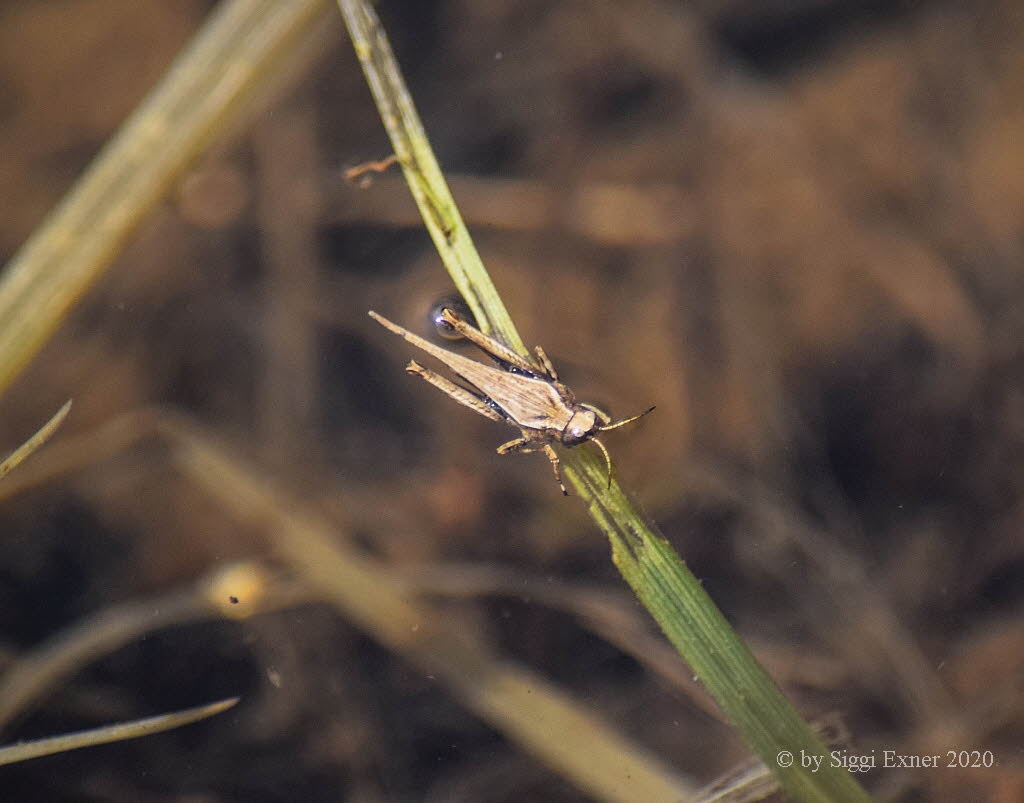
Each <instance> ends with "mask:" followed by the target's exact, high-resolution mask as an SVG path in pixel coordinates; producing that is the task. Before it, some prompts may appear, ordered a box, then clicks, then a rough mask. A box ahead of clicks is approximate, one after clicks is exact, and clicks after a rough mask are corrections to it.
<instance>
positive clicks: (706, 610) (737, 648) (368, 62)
mask: <svg viewBox="0 0 1024 803" xmlns="http://www.w3.org/2000/svg"><path fill="white" fill-rule="evenodd" d="M338 5H339V7H340V8H341V12H342V16H343V17H344V19H345V23H346V25H347V26H348V30H349V35H350V36H351V38H352V41H353V44H354V45H355V50H356V55H357V56H358V58H359V61H360V63H361V64H362V67H363V71H364V72H365V74H366V78H367V82H368V83H369V85H370V90H371V92H372V93H373V97H374V100H375V101H376V103H377V108H378V110H379V111H380V115H381V119H382V120H383V122H384V127H385V128H386V129H387V132H388V136H389V137H390V138H391V142H392V145H393V146H394V148H395V153H396V155H397V156H398V158H399V161H400V163H401V164H402V168H403V171H404V173H405V177H406V180H407V181H408V183H409V186H410V189H411V191H412V195H413V197H414V198H415V200H416V203H417V205H418V206H419V209H420V212H421V214H422V215H423V219H424V221H425V223H426V226H427V228H428V230H429V231H430V234H431V237H432V238H433V240H434V243H435V245H436V246H437V248H438V251H439V253H440V255H441V258H442V260H443V261H444V264H445V267H446V268H447V269H448V272H449V273H450V274H451V277H452V280H453V281H454V282H455V286H456V287H457V288H458V290H459V292H461V293H462V294H463V296H464V297H465V299H466V302H467V303H468V304H469V306H470V308H471V309H472V311H473V313H474V315H475V316H476V318H477V322H478V324H479V325H480V328H481V329H482V330H483V331H485V332H489V333H492V332H493V333H497V334H498V335H499V336H500V337H501V338H502V339H504V340H505V342H506V343H507V344H508V345H509V346H510V347H511V348H513V349H515V350H516V351H517V352H519V353H520V354H522V355H523V356H524V357H526V358H527V359H532V358H531V355H530V354H529V352H528V351H527V350H526V348H525V346H524V345H523V342H522V339H521V338H520V337H519V334H518V333H517V332H516V329H515V326H514V325H513V324H512V321H511V319H510V318H509V315H508V312H507V311H506V310H505V307H504V304H503V303H502V302H501V299H500V298H499V297H498V294H497V291H496V289H495V288H494V284H493V283H492V281H491V279H490V277H489V276H488V275H487V271H486V269H485V268H484V266H483V263H482V262H481V260H480V257H479V255H478V254H477V252H476V248H475V246H474V245H473V241H472V239H471V238H470V236H469V232H468V230H467V229H466V227H465V224H464V223H463V221H462V217H461V215H460V214H459V212H458V209H457V208H456V206H455V202H454V200H453V198H452V196H451V193H450V191H449V189H448V186H447V183H446V182H445V180H444V177H443V175H442V173H441V170H440V168H439V166H438V164H437V160H436V158H435V157H434V154H433V151H432V149H431V147H430V143H429V142H428V140H427V137H426V134H425V132H424V130H423V125H422V123H421V122H420V120H419V116H418V115H417V113H416V108H415V105H414V103H413V100H412V97H411V96H410V95H409V92H408V90H407V89H406V87H405V83H404V81H403V79H402V76H401V72H400V70H399V68H398V65H397V63H396V62H395V59H394V56H393V54H392V52H391V48H390V46H389V44H388V41H387V36H386V34H385V33H384V30H383V28H382V27H381V25H380V22H379V20H378V19H377V17H376V14H375V13H374V11H373V10H372V9H371V8H370V6H369V5H368V4H366V3H365V2H362V1H361V0H339V2H338ZM562 456H563V466H564V469H565V474H566V476H567V477H568V479H569V481H570V482H571V483H572V485H573V487H574V488H575V489H576V491H577V493H578V494H579V496H580V498H581V499H582V500H583V501H584V503H585V504H586V505H587V508H588V511H589V513H590V515H591V517H592V518H593V519H594V521H595V522H596V523H597V525H598V526H599V527H600V528H601V530H602V531H603V532H604V533H605V535H606V536H607V537H608V539H609V541H610V543H611V547H612V558H613V560H614V562H615V565H616V566H617V567H618V569H619V571H620V572H621V573H622V576H623V577H624V578H625V580H626V582H627V583H629V585H630V587H631V588H632V589H633V591H634V593H636V595H637V597H638V598H639V599H640V601H641V602H642V603H643V604H644V605H645V606H646V607H647V609H648V610H649V611H650V613H651V615H652V616H653V617H654V618H655V620H656V621H657V622H658V624H659V625H660V626H661V628H662V630H663V631H664V632H665V635H666V636H668V638H669V640H670V641H671V642H672V644H673V646H675V648H676V650H678V652H679V654H680V655H681V656H682V657H683V658H684V659H685V660H686V661H687V662H688V663H689V665H690V667H691V668H692V669H693V670H694V672H695V673H696V674H697V676H698V677H699V678H700V680H701V681H702V682H703V683H704V685H705V686H706V687H707V689H708V691H709V692H710V693H711V694H712V695H713V696H714V697H715V699H716V700H717V701H718V704H719V705H720V706H721V707H722V709H723V710H724V711H725V712H726V713H727V715H728V716H729V718H730V719H731V720H732V722H733V723H734V724H735V725H736V727H737V728H738V729H739V731H740V733H741V734H742V735H743V737H744V739H745V740H746V741H747V743H748V744H749V745H750V746H751V748H753V750H754V751H755V752H756V753H757V755H758V756H760V758H761V760H762V761H763V762H764V763H765V764H766V765H767V766H768V767H769V768H770V769H771V770H772V771H773V772H774V773H775V775H776V777H777V778H778V780H779V783H780V784H781V786H782V788H783V789H784V790H785V791H786V792H787V794H789V795H790V796H791V797H792V798H793V799H794V800H799V801H851V802H852V801H865V800H868V799H869V798H868V796H867V794H866V793H865V792H864V790H863V789H862V788H861V787H860V786H859V784H858V783H857V782H856V781H855V780H854V778H853V776H851V775H850V774H849V773H848V772H847V771H846V770H844V769H842V768H838V767H832V766H831V765H830V764H829V762H828V760H827V755H828V748H827V747H826V746H825V745H824V743H823V742H822V741H821V740H820V739H819V738H818V737H817V736H816V735H815V734H814V732H813V731H812V730H811V728H810V727H809V726H808V725H807V724H806V723H805V722H804V721H803V720H802V719H801V718H800V716H799V715H798V714H797V712H796V710H795V709H794V708H793V707H792V705H791V704H790V703H789V702H788V700H786V698H785V696H783V694H782V692H781V691H779V689H778V687H777V686H776V685H775V683H774V682H773V681H772V679H771V678H770V677H769V676H768V674H767V672H765V670H764V669H763V668H762V667H761V665H760V664H759V663H758V662H757V660H756V659H755V658H754V656H753V655H752V654H751V653H750V651H749V650H748V649H747V647H746V645H745V644H744V643H743V642H742V641H741V640H740V638H739V636H738V635H736V633H735V632H734V631H733V630H732V628H731V627H730V626H729V623H728V622H727V621H726V619H725V617H724V616H723V615H722V613H721V612H720V611H719V610H718V608H717V607H716V606H715V604H714V602H712V600H711V598H710V597H709V596H708V595H707V593H706V592H705V591H704V589H703V588H702V587H701V585H700V582H699V581H698V580H697V579H696V578H695V577H694V576H693V574H692V573H691V572H690V571H689V569H687V567H686V565H685V564H684V563H683V561H682V560H681V559H680V558H679V556H678V555H677V554H676V553H675V551H674V550H673V549H672V547H671V546H670V545H669V544H668V542H667V541H666V540H665V539H664V538H662V537H661V536H660V535H659V534H658V533H657V532H656V530H655V527H654V525H653V524H650V523H648V522H647V521H646V520H645V519H644V517H643V516H641V515H640V514H639V513H638V512H637V510H636V508H635V506H634V505H633V504H632V503H631V502H630V500H629V499H628V498H627V497H626V495H625V493H624V492H623V491H622V489H621V488H620V487H619V486H618V484H617V483H615V482H612V483H611V485H610V486H608V485H607V482H606V475H605V471H604V467H603V465H602V464H601V463H600V462H599V461H598V460H597V459H596V458H595V456H594V455H592V454H590V453H589V452H587V451H586V447H582V448H579V449H576V450H573V452H571V453H568V452H566V451H565V450H562ZM786 752H788V754H791V755H792V756H793V763H792V765H791V766H788V767H787V766H784V764H785V761H781V762H780V760H779V757H780V754H783V753H786ZM803 756H824V757H826V758H825V760H824V761H822V765H821V766H820V768H818V769H817V771H816V772H812V771H811V770H810V769H808V768H805V767H803V766H802V765H801V761H800V759H801V757H803Z"/></svg>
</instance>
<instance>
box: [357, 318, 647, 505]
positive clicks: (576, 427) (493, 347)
mask: <svg viewBox="0 0 1024 803" xmlns="http://www.w3.org/2000/svg"><path fill="white" fill-rule="evenodd" d="M370 317H371V318H373V319H374V320H375V321H377V323H379V324H380V325H381V326H383V327H385V328H386V329H390V330H391V331H392V332H394V333H395V334H396V335H399V336H400V337H403V338H405V339H406V340H408V341H409V342H410V343H412V344H413V345H414V346H417V347H419V348H421V349H423V350H424V351H425V352H427V353H428V354H430V355H431V356H433V357H436V358H437V359H438V360H440V361H441V362H443V363H444V364H445V365H447V366H448V367H449V368H451V370H452V371H454V372H455V374H456V376H458V377H459V378H460V379H462V380H464V381H465V382H466V383H468V384H469V385H470V387H469V388H466V387H463V386H462V385H457V384H456V383H454V382H452V381H451V380H449V379H446V378H445V377H443V376H441V375H440V374H437V373H435V372H434V371H431V370H430V369H429V368H424V367H423V366H422V365H420V364H419V363H418V362H416V361H415V360H410V361H409V364H408V365H407V366H406V368H405V370H406V371H408V372H409V373H410V374H415V375H416V376H419V377H422V378H423V379H425V380H426V381H427V382H429V383H430V384H431V385H433V386H434V387H435V388H437V389H438V390H441V391H443V392H444V393H447V394H448V395H449V396H451V397H452V398H453V399H455V401H457V402H459V403H460V404H464V405H465V406H466V407H469V408H470V409H472V410H475V411H476V412H478V413H479V414H480V415H482V416H484V417H485V418H490V419H491V420H492V421H507V422H508V423H509V424H511V425H512V426H514V427H518V428H519V430H520V433H521V437H519V438H515V439H513V440H510V441H509V442H508V443H503V444H502V445H501V446H499V447H498V454H509V453H511V452H523V453H529V452H539V451H543V452H544V454H545V455H547V458H548V460H550V461H551V468H552V470H553V471H554V472H555V480H556V481H557V482H558V486H559V487H560V488H561V489H562V493H563V494H565V495H566V496H568V495H569V492H568V491H566V490H565V484H564V483H563V482H562V473H561V471H560V470H559V467H558V454H557V453H556V452H555V450H554V448H553V447H552V444H555V443H559V444H561V445H562V446H578V445H579V444H581V443H584V442H585V441H590V442H592V443H593V444H595V445H596V446H597V447H598V448H599V449H600V450H601V453H602V454H603V455H604V459H605V464H606V465H607V467H608V484H609V485H610V484H611V480H612V461H611V457H610V456H609V455H608V450H607V449H606V448H605V446H604V444H603V443H601V441H599V440H598V439H597V437H596V436H597V434H598V433H599V432H607V431H608V430H610V429H616V428H618V427H621V426H623V425H625V424H629V423H631V422H633V421H636V420H637V419H638V418H641V417H642V416H645V415H647V413H649V412H651V410H653V409H654V408H653V407H651V408H650V409H649V410H645V411H644V412H642V413H640V414H639V415H634V416H632V417H631V418H624V419H622V420H621V421H615V422H613V421H612V420H611V418H610V417H609V416H608V415H607V414H606V413H604V412H602V411H601V410H599V409H598V408H597V407H594V406H593V405H591V404H586V403H584V402H578V401H576V396H575V394H573V392H572V391H571V390H569V388H567V387H566V386H565V385H563V384H562V383H561V382H560V381H559V380H558V374H557V372H556V371H555V368H554V366H553V365H551V361H550V360H549V359H548V357H547V355H546V354H545V353H544V349H542V348H541V347H540V346H537V347H536V349H535V352H536V354H537V359H538V360H539V363H540V364H539V366H538V365H534V364H533V363H531V362H529V361H527V360H526V359H524V358H523V357H521V356H520V355H519V354H517V353H516V352H514V351H512V349H510V348H508V347H507V346H505V345H504V344H502V343H500V342H498V341H497V340H495V339H494V338H491V337H488V336H487V335H485V334H484V333H483V332H481V331H480V330H479V329H476V328H475V327H473V326H470V325H469V324H468V323H466V322H465V321H463V320H462V319H461V318H459V317H458V316H456V315H455V314H454V313H453V312H452V311H451V310H450V309H445V310H443V311H442V312H441V316H440V317H441V320H442V321H444V323H446V324H448V325H449V326H450V327H451V328H452V329H454V330H455V331H456V332H458V333H459V334H460V335H462V336H463V337H465V338H466V339H467V340H469V341H470V342H472V343H473V344H474V345H476V346H477V347H479V348H480V349H481V350H482V351H484V352H485V353H486V354H488V355H489V356H490V357H491V358H492V359H493V360H494V361H495V362H496V363H497V366H498V367H496V368H495V367H492V366H489V365H484V364H483V363H480V362H477V361H476V360H471V359H469V358H468V357H463V356H462V355H460V354H455V353H454V352H451V351H447V350H446V349H443V348H441V347H440V346H435V345H434V344H433V343H431V342H430V341H428V340H424V339H423V338H422V337H419V336H418V335H414V334H413V333H412V332H410V331H409V330H408V329H403V328H402V327H401V326H399V325H398V324H395V323H392V322H391V321H389V320H388V319H387V318H385V317H383V316H382V315H378V314H377V313H376V312H373V311H372V310H371V311H370Z"/></svg>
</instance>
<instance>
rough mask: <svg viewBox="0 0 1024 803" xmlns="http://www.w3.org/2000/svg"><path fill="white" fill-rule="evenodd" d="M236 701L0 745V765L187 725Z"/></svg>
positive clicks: (225, 709) (229, 706) (235, 698)
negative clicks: (30, 740)
mask: <svg viewBox="0 0 1024 803" xmlns="http://www.w3.org/2000/svg"><path fill="white" fill-rule="evenodd" d="M237 702H238V698H237V697H231V698H229V699H227V700H220V701H218V702H216V703H209V704H207V705H201V706H197V707H196V708H186V709H185V710H184V711H176V712H175V713H173V714H160V715H159V716H155V717H148V718H146V719H136V720H133V721H132V722H119V723H117V724H116V725H107V726H106V727H103V728H93V729H91V730H87V731H76V732H75V733H65V734H62V735H60V736H51V737H49V738H48V739H37V740H35V741H32V742H18V743H17V744H12V745H10V746H9V747H0V765H3V764H14V763H16V762H18V761H28V760H29V759H30V758H39V757H40V756H50V755H53V754H54V753H66V752H67V751H68V750H77V749H78V748H80V747H92V746H93V745H97V744H107V743H109V742H123V741H125V740H126V739H138V738H139V737H140V736H149V735H150V734H153V733H160V732H161V731H166V730H171V729H172V728H180V727H181V726H182V725H190V724H191V723H193V722H198V721H199V720H201V719H206V718H207V717H212V716H214V715H215V714H219V713H221V712H222V711H227V710H228V709H229V708H231V707H232V706H233V705H235V704H236V703H237Z"/></svg>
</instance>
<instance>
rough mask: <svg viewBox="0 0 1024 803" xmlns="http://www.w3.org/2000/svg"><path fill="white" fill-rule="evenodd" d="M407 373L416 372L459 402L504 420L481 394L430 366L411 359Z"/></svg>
mask: <svg viewBox="0 0 1024 803" xmlns="http://www.w3.org/2000/svg"><path fill="white" fill-rule="evenodd" d="M405 370H406V372H407V373H410V374H414V375H415V376H418V377H420V378H421V379H425V380H427V382H429V383H430V384H431V385H433V386H434V387H435V388H437V389H438V390H440V391H442V392H443V393H447V394H448V395H449V396H451V397H452V398H453V399H455V401H457V402H458V403H459V404H464V405H466V407H468V408H469V409H471V410H476V412H478V413H480V415H482V416H483V417H484V418H489V419H491V420H492V421H504V420H505V418H504V417H503V416H502V415H501V413H499V412H498V411H497V410H495V409H494V408H493V407H491V406H490V405H489V404H487V402H485V401H484V400H483V399H481V398H480V397H479V396H475V395H474V394H472V393H470V392H469V391H468V390H466V389H465V388H463V387H459V386H458V385H456V384H455V383H454V382H452V381H451V380H450V379H445V378H444V377H443V376H441V375H440V374H438V373H435V372H434V371H431V370H430V369H429V368H424V367H423V366H422V365H420V364H419V363H418V362H416V360H409V364H408V365H407V366H405Z"/></svg>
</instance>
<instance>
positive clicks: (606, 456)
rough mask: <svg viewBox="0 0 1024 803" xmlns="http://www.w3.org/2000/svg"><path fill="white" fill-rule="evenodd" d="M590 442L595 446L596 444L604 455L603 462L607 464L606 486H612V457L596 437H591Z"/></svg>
mask: <svg viewBox="0 0 1024 803" xmlns="http://www.w3.org/2000/svg"><path fill="white" fill-rule="evenodd" d="M590 442H591V443H592V444H594V445H595V446H597V448H598V449H600V450H601V453H602V454H603V455H604V463H605V465H606V466H608V487H609V488H611V487H612V458H611V455H609V454H608V450H607V449H605V448H604V444H603V443H601V441H599V440H598V439H597V438H591V439H590Z"/></svg>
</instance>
